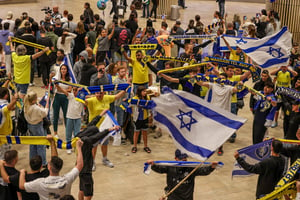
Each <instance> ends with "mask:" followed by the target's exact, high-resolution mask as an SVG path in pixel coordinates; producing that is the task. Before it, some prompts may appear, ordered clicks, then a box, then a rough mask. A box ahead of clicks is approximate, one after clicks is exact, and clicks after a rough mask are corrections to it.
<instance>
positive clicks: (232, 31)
mask: <svg viewBox="0 0 300 200" xmlns="http://www.w3.org/2000/svg"><path fill="white" fill-rule="evenodd" d="M225 34H226V35H232V36H236V31H235V30H227V31H226V33H225Z"/></svg>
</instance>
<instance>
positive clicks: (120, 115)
mask: <svg viewBox="0 0 300 200" xmlns="http://www.w3.org/2000/svg"><path fill="white" fill-rule="evenodd" d="M115 109H116V114H117V121H118V123H119V125H120V126H121V127H122V126H123V123H124V116H125V111H124V110H123V109H122V108H120V106H115Z"/></svg>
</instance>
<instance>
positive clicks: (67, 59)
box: [63, 55, 77, 83]
mask: <svg viewBox="0 0 300 200" xmlns="http://www.w3.org/2000/svg"><path fill="white" fill-rule="evenodd" d="M68 56H69V55H66V56H65V57H64V60H63V62H64V64H65V65H66V66H67V67H68V71H69V75H70V77H71V80H72V83H77V81H76V78H75V75H74V72H73V66H72V63H71V61H70V59H69V57H68Z"/></svg>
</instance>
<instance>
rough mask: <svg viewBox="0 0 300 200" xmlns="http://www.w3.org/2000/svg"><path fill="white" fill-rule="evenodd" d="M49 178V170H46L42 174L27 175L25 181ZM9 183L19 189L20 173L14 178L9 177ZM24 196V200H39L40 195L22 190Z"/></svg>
mask: <svg viewBox="0 0 300 200" xmlns="http://www.w3.org/2000/svg"><path fill="white" fill-rule="evenodd" d="M47 176H49V170H48V169H44V170H42V171H41V172H37V173H34V174H26V175H25V180H26V182H30V181H33V180H35V179H38V178H44V177H47ZM9 181H10V183H11V184H12V185H13V186H14V187H17V188H18V187H19V173H18V174H15V175H13V176H9ZM20 192H21V194H22V200H39V199H40V198H39V195H38V194H37V193H28V192H26V191H25V190H20Z"/></svg>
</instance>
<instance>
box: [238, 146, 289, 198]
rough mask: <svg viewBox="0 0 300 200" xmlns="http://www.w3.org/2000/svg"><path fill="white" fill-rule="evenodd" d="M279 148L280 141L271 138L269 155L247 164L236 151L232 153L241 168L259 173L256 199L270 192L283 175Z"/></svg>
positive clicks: (282, 160) (282, 161)
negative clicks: (257, 161)
mask: <svg viewBox="0 0 300 200" xmlns="http://www.w3.org/2000/svg"><path fill="white" fill-rule="evenodd" d="M281 149H282V142H280V141H279V140H273V141H272V145H271V156H270V157H269V158H266V159H264V160H263V161H261V162H259V163H257V164H254V165H250V164H248V163H247V162H246V161H245V160H244V158H242V157H240V155H239V153H238V152H237V151H236V152H235V153H234V157H235V159H236V161H237V162H238V163H239V164H240V165H241V167H242V168H244V169H245V170H246V171H247V172H249V173H254V174H259V176H258V180H257V187H256V198H257V199H259V198H261V197H263V196H265V195H266V194H269V193H270V192H272V191H273V190H274V188H275V186H276V184H277V183H278V181H279V180H280V179H281V178H282V176H283V172H284V168H285V160H284V158H283V157H282V156H281V155H280V154H279V152H280V151H281Z"/></svg>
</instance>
